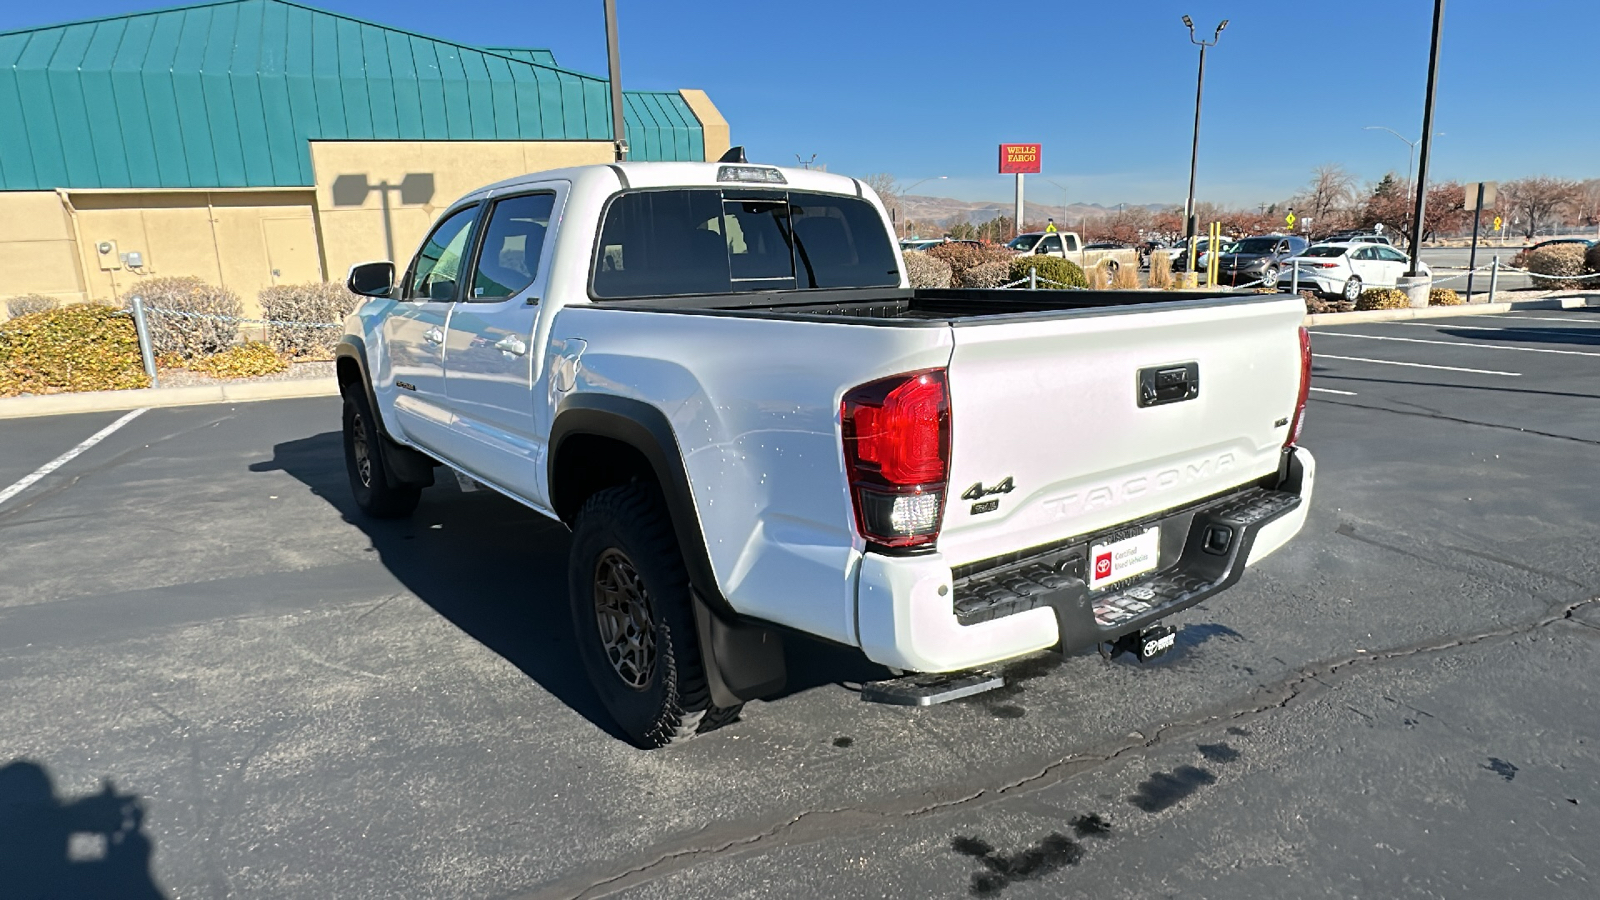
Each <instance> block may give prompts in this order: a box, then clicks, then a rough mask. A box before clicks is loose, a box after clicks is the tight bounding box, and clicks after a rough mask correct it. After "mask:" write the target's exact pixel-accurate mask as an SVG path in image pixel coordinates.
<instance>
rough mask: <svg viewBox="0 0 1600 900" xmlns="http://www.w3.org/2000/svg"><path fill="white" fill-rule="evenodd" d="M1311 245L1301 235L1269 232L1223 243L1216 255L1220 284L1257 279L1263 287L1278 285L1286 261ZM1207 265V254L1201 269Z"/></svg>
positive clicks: (1239, 282) (1202, 261) (1242, 282)
mask: <svg viewBox="0 0 1600 900" xmlns="http://www.w3.org/2000/svg"><path fill="white" fill-rule="evenodd" d="M1309 246H1311V242H1310V241H1308V240H1306V239H1305V238H1303V237H1301V236H1299V235H1298V234H1267V235H1262V236H1260V237H1247V238H1240V239H1239V240H1237V241H1234V242H1233V243H1231V244H1224V245H1222V252H1221V254H1220V255H1219V256H1218V257H1217V283H1219V284H1232V285H1238V284H1248V283H1250V282H1252V281H1256V282H1260V283H1261V285H1262V286H1263V287H1277V286H1278V275H1279V273H1281V272H1282V271H1283V261H1284V260H1286V259H1289V258H1290V257H1292V256H1298V255H1299V254H1300V253H1301V252H1302V251H1304V250H1305V249H1306V248H1307V247H1309ZM1206 265H1208V263H1207V260H1206V257H1205V256H1201V257H1200V266H1201V268H1202V269H1204V268H1205V266H1206Z"/></svg>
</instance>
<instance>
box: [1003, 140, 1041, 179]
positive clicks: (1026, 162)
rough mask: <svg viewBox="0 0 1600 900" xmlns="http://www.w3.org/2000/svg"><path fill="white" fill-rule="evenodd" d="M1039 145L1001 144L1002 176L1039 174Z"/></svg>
mask: <svg viewBox="0 0 1600 900" xmlns="http://www.w3.org/2000/svg"><path fill="white" fill-rule="evenodd" d="M1039 156H1040V153H1039V145H1038V144H1001V145H1000V174H1001V175H1036V174H1038V172H1039Z"/></svg>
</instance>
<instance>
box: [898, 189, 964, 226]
mask: <svg viewBox="0 0 1600 900" xmlns="http://www.w3.org/2000/svg"><path fill="white" fill-rule="evenodd" d="M949 177H950V176H949V175H929V176H928V177H927V178H924V179H922V180H921V181H913V182H911V184H910V185H908V186H906V187H903V188H901V189H900V190H898V191H895V200H896V201H897V202H896V203H895V212H897V213H898V212H899V211H900V210H899V207H900V204H899V202H898V201H899V200H900V199H902V198H904V197H905V196H906V195H907V194H910V193H911V189H912V188H914V187H916V186H917V185H919V184H921V183H922V182H923V181H943V180H944V179H946V178H949ZM899 224H900V223H899V222H898V221H896V222H895V225H896V226H898V225H899ZM907 224H909V222H908V223H907ZM898 231H899V229H898V228H896V232H898Z"/></svg>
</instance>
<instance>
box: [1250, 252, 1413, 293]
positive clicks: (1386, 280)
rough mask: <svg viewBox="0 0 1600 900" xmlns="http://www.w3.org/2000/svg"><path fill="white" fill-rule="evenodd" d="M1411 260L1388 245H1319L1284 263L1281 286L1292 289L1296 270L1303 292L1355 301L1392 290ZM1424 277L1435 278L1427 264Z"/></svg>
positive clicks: (1280, 279)
mask: <svg viewBox="0 0 1600 900" xmlns="http://www.w3.org/2000/svg"><path fill="white" fill-rule="evenodd" d="M1410 265H1411V257H1409V256H1406V255H1405V254H1404V253H1401V252H1400V251H1399V250H1396V249H1395V248H1393V247H1390V246H1388V245H1386V244H1367V243H1339V244H1317V245H1315V246H1313V247H1310V248H1307V250H1306V251H1305V252H1304V253H1302V254H1300V255H1299V256H1296V257H1294V258H1293V259H1289V260H1285V261H1284V263H1283V274H1282V275H1281V276H1279V279H1278V285H1279V287H1282V288H1284V289H1287V288H1288V287H1289V284H1290V282H1291V280H1292V279H1293V277H1294V276H1293V269H1294V268H1295V267H1296V266H1298V268H1299V270H1300V289H1301V290H1312V291H1316V292H1317V293H1319V294H1332V295H1337V296H1340V297H1343V298H1344V299H1346V300H1352V301H1353V300H1355V299H1356V298H1357V297H1360V296H1361V292H1362V291H1364V290H1366V289H1367V288H1391V287H1394V286H1395V284H1396V283H1397V282H1398V281H1399V280H1400V278H1401V276H1403V275H1405V274H1406V269H1407V268H1408V267H1409V266H1410ZM1419 268H1420V270H1421V274H1423V275H1427V276H1430V277H1431V276H1432V274H1433V273H1432V272H1431V271H1430V270H1429V269H1428V264H1427V263H1421V264H1420V266H1419Z"/></svg>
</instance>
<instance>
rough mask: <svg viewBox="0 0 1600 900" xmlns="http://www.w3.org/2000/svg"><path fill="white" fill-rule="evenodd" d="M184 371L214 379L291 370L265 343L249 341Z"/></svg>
mask: <svg viewBox="0 0 1600 900" xmlns="http://www.w3.org/2000/svg"><path fill="white" fill-rule="evenodd" d="M184 368H186V369H188V370H189V371H191V372H199V373H200V374H202V375H210V376H211V377H213V378H250V377H253V376H256V375H271V374H272V373H274V372H282V371H283V370H284V369H287V368H289V361H288V360H286V359H284V358H283V357H282V356H281V355H279V353H278V352H277V351H276V350H273V349H272V346H271V345H270V344H267V343H265V342H264V341H246V342H245V343H243V344H238V345H236V346H233V347H229V348H228V349H226V350H224V351H222V352H221V353H213V354H211V355H210V356H204V357H201V358H199V359H192V360H189V362H188V363H187V364H185V366H184Z"/></svg>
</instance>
